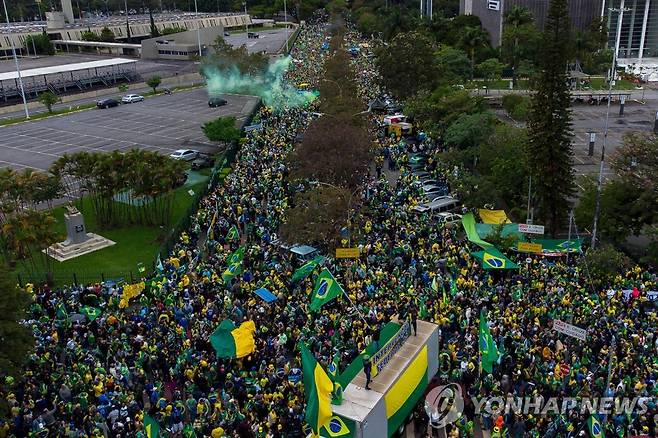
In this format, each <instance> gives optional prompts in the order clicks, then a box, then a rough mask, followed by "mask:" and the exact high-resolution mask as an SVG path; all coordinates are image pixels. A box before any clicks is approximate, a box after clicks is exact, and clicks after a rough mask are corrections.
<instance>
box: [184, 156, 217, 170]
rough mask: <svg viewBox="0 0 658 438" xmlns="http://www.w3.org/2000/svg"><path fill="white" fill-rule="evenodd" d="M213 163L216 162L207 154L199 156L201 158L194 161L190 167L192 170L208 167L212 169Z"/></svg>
mask: <svg viewBox="0 0 658 438" xmlns="http://www.w3.org/2000/svg"><path fill="white" fill-rule="evenodd" d="M213 163H214V161H213V159H212V157H211V156H209V155H206V154H199V156H198V157H197V158H195V159H194V160H193V161H192V163H191V165H190V166H191V167H192V170H199V169H204V168H206V167H211V166H212V165H213Z"/></svg>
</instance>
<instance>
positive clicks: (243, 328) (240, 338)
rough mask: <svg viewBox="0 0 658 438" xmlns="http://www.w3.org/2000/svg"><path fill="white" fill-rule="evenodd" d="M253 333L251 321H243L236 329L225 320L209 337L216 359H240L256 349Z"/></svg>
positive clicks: (254, 325)
mask: <svg viewBox="0 0 658 438" xmlns="http://www.w3.org/2000/svg"><path fill="white" fill-rule="evenodd" d="M254 333H256V324H254V322H253V321H245V322H243V323H242V324H240V327H237V328H236V327H235V324H233V321H230V320H228V319H227V320H224V321H222V323H221V324H220V325H219V327H217V329H216V330H215V331H214V332H213V334H212V335H210V344H211V345H212V346H213V348H214V349H215V351H216V352H217V357H224V358H229V359H231V358H241V357H244V356H248V355H250V354H251V353H253V352H254V350H255V349H256V343H255V340H254Z"/></svg>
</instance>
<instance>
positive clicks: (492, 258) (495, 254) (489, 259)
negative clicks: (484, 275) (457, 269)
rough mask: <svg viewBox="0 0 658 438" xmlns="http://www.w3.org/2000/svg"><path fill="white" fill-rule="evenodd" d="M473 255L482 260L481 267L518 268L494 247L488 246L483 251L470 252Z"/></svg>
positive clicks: (488, 268)
mask: <svg viewBox="0 0 658 438" xmlns="http://www.w3.org/2000/svg"><path fill="white" fill-rule="evenodd" d="M471 255H472V256H473V257H476V258H478V259H479V260H480V261H481V262H482V267H483V268H484V269H486V270H490V269H519V265H517V264H516V263H514V262H513V261H511V260H510V259H508V258H507V257H505V255H504V254H503V253H502V252H500V251H498V250H497V249H496V248H494V247H493V246H492V247H489V248H487V249H485V250H483V251H478V252H474V253H471Z"/></svg>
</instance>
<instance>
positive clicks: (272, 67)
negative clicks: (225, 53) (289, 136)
mask: <svg viewBox="0 0 658 438" xmlns="http://www.w3.org/2000/svg"><path fill="white" fill-rule="evenodd" d="M291 62H292V58H290V57H289V56H288V57H285V58H280V59H277V60H276V61H274V62H271V63H270V64H269V66H268V68H267V70H266V71H265V72H263V73H262V74H259V75H246V74H243V73H241V72H240V71H239V70H238V68H237V67H235V66H231V67H229V68H225V69H219V68H217V67H216V66H213V65H209V66H204V67H202V74H203V76H205V78H206V86H207V88H208V94H209V95H210V96H211V97H215V96H218V95H220V94H225V93H234V94H250V95H253V96H259V97H260V98H261V99H262V100H263V103H265V105H267V106H271V107H273V108H275V109H281V108H284V107H288V108H290V107H299V106H303V105H306V104H307V103H309V102H311V101H313V100H314V99H315V98H316V97H317V94H316V93H314V92H311V91H301V90H298V89H297V88H295V87H294V86H292V85H291V84H289V83H287V82H286V81H285V80H284V78H283V75H284V73H285V72H286V71H287V70H288V67H289V66H290V63H291Z"/></svg>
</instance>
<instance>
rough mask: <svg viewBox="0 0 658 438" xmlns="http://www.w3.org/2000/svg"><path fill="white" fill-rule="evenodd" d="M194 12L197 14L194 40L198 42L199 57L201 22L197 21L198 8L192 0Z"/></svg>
mask: <svg viewBox="0 0 658 438" xmlns="http://www.w3.org/2000/svg"><path fill="white" fill-rule="evenodd" d="M194 13H195V14H196V15H197V17H196V19H197V22H196V41H197V43H198V44H199V58H201V22H200V21H199V8H198V7H197V5H196V0H194Z"/></svg>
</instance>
